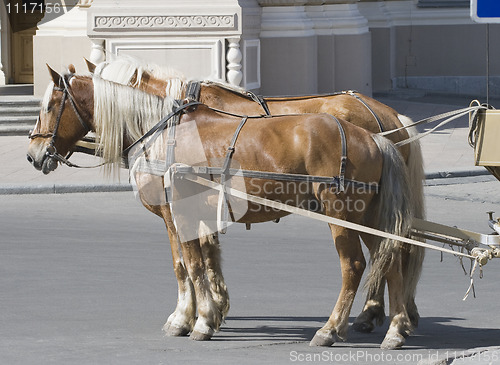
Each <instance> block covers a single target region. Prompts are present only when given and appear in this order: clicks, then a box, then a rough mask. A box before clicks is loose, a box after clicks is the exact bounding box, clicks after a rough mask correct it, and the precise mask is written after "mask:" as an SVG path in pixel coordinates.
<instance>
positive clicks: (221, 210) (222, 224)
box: [217, 115, 248, 234]
mask: <svg viewBox="0 0 500 365" xmlns="http://www.w3.org/2000/svg"><path fill="white" fill-rule="evenodd" d="M247 120H248V116H246V115H245V116H243V118H241V121H240V124H238V127H237V128H236V131H235V132H234V134H233V138H232V139H231V143H230V145H229V147H228V148H227V152H226V158H225V159H224V164H223V165H222V170H221V173H220V185H221V187H222V188H221V190H220V191H219V199H218V202H217V229H218V231H219V232H220V233H222V234H224V233H226V231H227V221H228V215H229V202H228V197H227V189H226V188H227V186H226V175H228V174H229V167H230V165H231V158H232V156H233V154H234V150H235V145H236V141H237V139H238V136H239V135H240V132H241V129H242V128H243V126H244V125H245V123H246V122H247ZM231 219H232V220H233V221H234V216H233V215H232V214H231Z"/></svg>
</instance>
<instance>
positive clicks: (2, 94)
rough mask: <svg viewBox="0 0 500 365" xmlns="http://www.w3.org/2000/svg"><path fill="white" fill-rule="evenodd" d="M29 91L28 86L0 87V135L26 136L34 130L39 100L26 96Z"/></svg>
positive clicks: (38, 110)
mask: <svg viewBox="0 0 500 365" xmlns="http://www.w3.org/2000/svg"><path fill="white" fill-rule="evenodd" d="M30 90H32V88H30V86H29V85H28V86H23V85H8V86H2V87H0V135H27V134H28V133H29V131H30V130H32V129H33V128H34V126H35V123H36V120H37V118H38V114H39V112H40V99H39V98H35V97H34V96H33V95H29V94H27V93H28V92H29V91H30ZM23 93H24V94H23Z"/></svg>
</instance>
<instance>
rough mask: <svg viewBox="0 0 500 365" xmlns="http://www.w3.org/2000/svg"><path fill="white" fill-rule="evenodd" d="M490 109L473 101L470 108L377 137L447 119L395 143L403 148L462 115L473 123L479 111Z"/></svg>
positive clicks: (420, 121)
mask: <svg viewBox="0 0 500 365" xmlns="http://www.w3.org/2000/svg"><path fill="white" fill-rule="evenodd" d="M473 104H476V105H473ZM490 108H491V107H490V106H488V105H484V104H480V103H479V101H477V100H474V101H473V102H471V104H470V106H469V107H467V108H463V109H457V110H452V111H450V112H446V113H442V114H438V115H435V116H432V117H428V118H424V119H421V120H419V121H417V122H414V123H412V124H409V125H406V126H403V127H400V128H396V129H392V130H390V131H387V132H381V133H379V135H381V136H384V137H386V136H388V135H390V134H393V133H396V132H399V131H402V130H405V129H408V128H413V127H416V126H418V125H423V124H429V123H433V122H436V121H438V120H441V119H445V118H447V119H445V120H443V121H442V122H440V123H439V124H438V125H436V126H435V127H433V128H431V129H429V130H428V131H425V132H423V133H419V134H417V135H414V136H412V137H409V138H407V139H404V140H402V141H399V142H397V143H395V145H396V146H398V147H400V146H404V145H405V144H408V143H411V142H414V141H417V140H419V139H421V138H424V137H425V136H427V135H429V134H431V133H433V132H434V131H436V130H437V129H439V128H441V127H443V126H444V125H446V124H448V123H450V122H452V121H454V120H455V119H458V118H460V117H463V116H464V115H467V114H469V115H470V120H471V121H474V120H475V119H476V116H477V113H478V112H479V111H480V110H486V109H490ZM473 126H474V124H472V125H471V128H470V130H471V131H470V133H469V143H473V142H472V137H471V134H472V133H473V132H474V131H473Z"/></svg>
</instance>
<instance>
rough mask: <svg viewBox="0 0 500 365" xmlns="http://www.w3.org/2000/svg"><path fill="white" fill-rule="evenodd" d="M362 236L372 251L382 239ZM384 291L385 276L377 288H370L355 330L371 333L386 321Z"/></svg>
mask: <svg viewBox="0 0 500 365" xmlns="http://www.w3.org/2000/svg"><path fill="white" fill-rule="evenodd" d="M361 237H362V239H363V242H364V243H365V245H366V246H367V247H368V249H369V250H370V252H371V251H372V249H373V248H374V247H375V245H377V244H379V243H380V239H379V238H377V237H375V236H372V235H367V234H361ZM384 291H385V278H384V279H383V280H382V281H381V282H380V283H379V285H378V286H377V288H376V289H373V290H372V289H371V288H369V289H368V292H367V294H366V301H365V306H364V307H363V311H362V312H361V313H360V314H359V315H358V317H356V319H355V320H354V323H353V325H352V327H353V329H354V330H355V331H357V332H364V333H369V332H372V331H373V330H374V329H375V326H381V325H382V324H383V323H384V320H385V312H384V306H385V304H384Z"/></svg>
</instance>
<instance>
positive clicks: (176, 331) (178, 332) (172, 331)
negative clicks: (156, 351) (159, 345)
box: [163, 326, 191, 337]
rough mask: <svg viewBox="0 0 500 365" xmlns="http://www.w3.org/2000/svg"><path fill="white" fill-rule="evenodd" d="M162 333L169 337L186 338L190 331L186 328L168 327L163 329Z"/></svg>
mask: <svg viewBox="0 0 500 365" xmlns="http://www.w3.org/2000/svg"><path fill="white" fill-rule="evenodd" d="M163 331H164V332H165V334H166V335H167V336H169V337H182V336H187V335H188V334H189V332H191V330H190V329H189V328H186V327H174V326H168V327H164V328H163Z"/></svg>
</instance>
